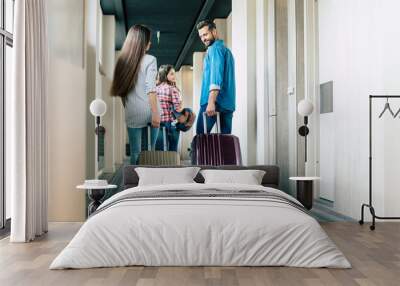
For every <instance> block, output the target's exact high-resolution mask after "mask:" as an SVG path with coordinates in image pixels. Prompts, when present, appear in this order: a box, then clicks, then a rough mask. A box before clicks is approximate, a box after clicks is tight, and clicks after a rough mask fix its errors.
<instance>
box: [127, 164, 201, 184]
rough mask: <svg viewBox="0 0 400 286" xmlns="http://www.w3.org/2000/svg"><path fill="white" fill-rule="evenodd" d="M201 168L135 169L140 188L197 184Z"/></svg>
mask: <svg viewBox="0 0 400 286" xmlns="http://www.w3.org/2000/svg"><path fill="white" fill-rule="evenodd" d="M199 170H200V168H198V167H187V168H144V167H138V168H135V171H136V173H137V174H138V176H139V184H138V186H150V185H170V184H187V183H195V181H194V180H193V179H194V178H195V177H196V175H197V173H198V172H199Z"/></svg>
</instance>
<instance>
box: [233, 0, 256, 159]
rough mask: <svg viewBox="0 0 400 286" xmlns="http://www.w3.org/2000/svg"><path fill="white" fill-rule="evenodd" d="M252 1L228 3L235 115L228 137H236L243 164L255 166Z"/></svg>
mask: <svg viewBox="0 0 400 286" xmlns="http://www.w3.org/2000/svg"><path fill="white" fill-rule="evenodd" d="M255 15H256V1H255V0H248V1H242V0H233V1H232V31H234V33H232V53H233V56H234V58H235V77H236V111H235V113H234V116H233V126H232V133H233V134H234V135H236V136H238V137H239V140H240V146H241V151H242V157H243V164H245V165H247V164H254V163H256V156H257V154H256V150H257V148H256V140H257V138H256V113H257V112H256V17H255Z"/></svg>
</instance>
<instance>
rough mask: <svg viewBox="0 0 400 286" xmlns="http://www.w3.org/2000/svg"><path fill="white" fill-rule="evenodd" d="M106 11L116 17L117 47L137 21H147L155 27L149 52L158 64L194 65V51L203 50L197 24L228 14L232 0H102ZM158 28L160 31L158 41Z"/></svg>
mask: <svg viewBox="0 0 400 286" xmlns="http://www.w3.org/2000/svg"><path fill="white" fill-rule="evenodd" d="M100 4H101V8H102V10H103V13H104V14H105V15H115V17H116V47H115V48H116V49H120V48H121V46H122V44H123V42H124V39H125V36H126V32H127V31H128V29H129V27H131V26H132V25H134V24H144V25H147V26H148V27H150V28H151V29H152V31H153V38H152V48H151V50H150V51H149V53H150V54H152V55H154V56H155V57H157V62H158V64H159V65H162V64H173V65H175V66H176V68H177V69H179V68H180V67H181V65H192V61H193V57H192V55H193V52H195V51H203V50H204V46H203V44H202V43H201V41H200V39H199V37H198V35H197V31H196V29H195V25H196V23H197V22H198V21H199V20H203V19H215V18H226V17H228V15H229V14H230V11H231V6H232V4H231V0H147V1H139V0H100ZM156 31H160V42H159V43H158V42H157V37H156Z"/></svg>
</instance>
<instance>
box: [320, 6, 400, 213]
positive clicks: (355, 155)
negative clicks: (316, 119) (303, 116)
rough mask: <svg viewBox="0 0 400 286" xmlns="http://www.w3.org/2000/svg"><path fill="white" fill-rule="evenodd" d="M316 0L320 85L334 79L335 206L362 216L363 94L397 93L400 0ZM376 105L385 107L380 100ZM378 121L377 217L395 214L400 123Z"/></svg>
mask: <svg viewBox="0 0 400 286" xmlns="http://www.w3.org/2000/svg"><path fill="white" fill-rule="evenodd" d="M318 2H319V4H318V5H319V10H318V13H319V55H320V57H319V62H320V73H319V76H320V82H321V83H322V82H326V81H329V80H333V84H334V86H333V88H334V98H333V109H334V113H333V117H334V119H333V125H334V126H333V129H334V130H335V132H334V140H333V142H332V144H333V145H334V156H333V157H334V178H333V181H334V184H335V209H336V210H337V211H339V212H341V213H344V214H346V215H349V216H351V217H354V218H359V215H360V214H359V213H360V206H361V203H362V202H368V95H369V94H400V80H399V76H398V75H399V69H400V56H399V51H400V29H399V20H398V19H399V18H398V15H397V14H398V11H400V1H397V0H385V1H381V0H352V1H337V0H320V1H318ZM376 104H377V105H378V107H377V109H379V108H383V103H382V101H381V102H379V101H377V103H376ZM393 105H394V106H396V108H398V107H400V102H399V103H397V104H394V101H393ZM377 109H375V110H374V113H373V115H374V120H376V121H377V120H378V119H377V116H378V115H377V113H378V112H377V111H378V110H377ZM376 124H377V127H376V128H375V130H374V134H373V142H374V151H375V152H374V172H375V174H376V176H374V194H375V195H374V198H375V199H374V200H375V205H376V207H377V213H378V215H391V216H393V215H397V216H398V215H400V210H399V208H398V204H399V203H400V194H399V192H398V186H399V184H400V179H399V178H400V176H398V174H397V173H398V172H397V170H398V169H399V167H398V162H399V159H400V151H399V150H398V149H399V148H398V146H399V145H398V144H399V143H400V132H399V121H398V119H396V120H393V119H390V120H389V119H386V120H380V121H378V123H376ZM325 147H326V148H328V147H329V146H325ZM322 149H323V146H321V150H322ZM321 167H322V166H321ZM321 174H322V170H321ZM329 179H332V178H329Z"/></svg>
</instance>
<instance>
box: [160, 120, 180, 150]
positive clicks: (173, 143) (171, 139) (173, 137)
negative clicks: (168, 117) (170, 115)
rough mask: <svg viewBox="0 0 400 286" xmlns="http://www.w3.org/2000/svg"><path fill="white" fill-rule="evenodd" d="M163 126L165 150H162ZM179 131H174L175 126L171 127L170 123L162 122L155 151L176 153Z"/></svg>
mask: <svg viewBox="0 0 400 286" xmlns="http://www.w3.org/2000/svg"><path fill="white" fill-rule="evenodd" d="M164 126H165V132H166V133H167V149H166V150H164V131H163V127H164ZM179 132H180V131H179V130H178V129H176V127H175V126H172V125H171V122H163V123H162V126H161V128H160V131H159V132H158V137H157V143H156V150H159V151H175V152H176V151H178V142H179Z"/></svg>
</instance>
